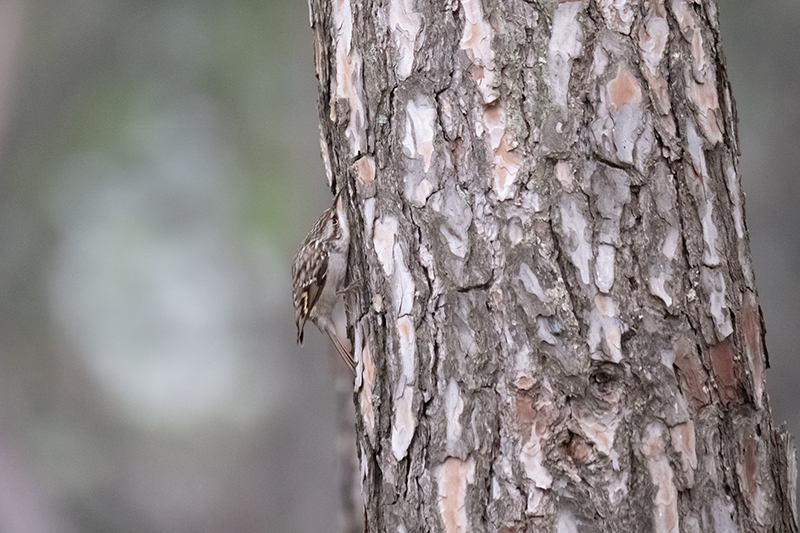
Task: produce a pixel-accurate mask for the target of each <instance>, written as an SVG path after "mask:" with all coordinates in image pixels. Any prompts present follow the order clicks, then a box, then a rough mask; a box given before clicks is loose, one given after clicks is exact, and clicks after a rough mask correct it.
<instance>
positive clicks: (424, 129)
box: [403, 97, 436, 172]
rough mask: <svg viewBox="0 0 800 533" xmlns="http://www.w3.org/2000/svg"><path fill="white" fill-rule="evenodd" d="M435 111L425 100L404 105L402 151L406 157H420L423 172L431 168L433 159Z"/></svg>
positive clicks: (410, 101)
mask: <svg viewBox="0 0 800 533" xmlns="http://www.w3.org/2000/svg"><path fill="white" fill-rule="evenodd" d="M435 122H436V109H435V108H434V106H433V105H432V104H431V103H430V101H429V100H428V99H427V98H423V97H419V98H417V99H416V100H409V101H408V102H407V103H406V131H405V136H404V137H403V149H404V152H405V153H406V156H407V157H410V158H412V159H413V158H416V157H417V156H422V159H423V161H424V162H425V172H427V171H428V169H429V168H430V166H431V158H432V157H433V138H434V134H435V130H434V126H435Z"/></svg>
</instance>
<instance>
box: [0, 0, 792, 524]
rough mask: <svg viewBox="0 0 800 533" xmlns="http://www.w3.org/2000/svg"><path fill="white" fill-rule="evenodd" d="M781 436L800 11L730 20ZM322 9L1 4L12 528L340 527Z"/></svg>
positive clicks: (780, 9)
mask: <svg viewBox="0 0 800 533" xmlns="http://www.w3.org/2000/svg"><path fill="white" fill-rule="evenodd" d="M720 9H721V17H722V24H723V28H722V34H723V39H724V48H725V51H726V54H727V56H728V63H729V65H728V66H729V74H730V76H731V78H732V85H733V91H734V96H735V97H736V98H737V101H738V104H739V105H738V107H739V112H740V141H741V148H742V159H741V171H742V175H743V180H744V187H745V189H746V191H747V192H748V194H749V196H748V205H747V214H748V224H749V227H750V236H751V247H752V251H753V256H754V261H755V272H756V279H757V283H758V287H759V291H760V302H761V305H762V307H763V310H764V314H765V317H766V322H767V325H768V326H769V335H768V337H767V342H768V345H769V347H770V350H771V351H770V356H771V362H772V366H773V368H777V369H778V371H777V372H772V373H770V375H769V377H768V379H767V381H768V383H769V385H770V390H771V396H772V406H773V410H774V413H775V418H776V421H778V422H780V421H781V420H783V419H786V420H788V422H789V430H790V431H791V432H792V433H794V434H800V414H798V413H797V410H796V409H795V406H796V405H797V402H798V396H799V395H800V392H798V391H797V388H796V387H795V386H794V377H795V376H796V375H797V373H798V369H797V366H796V365H797V363H795V361H796V358H794V357H793V355H794V353H793V352H794V344H795V339H794V336H793V334H794V330H796V322H797V320H798V317H800V283H797V275H798V272H800V242H798V239H797V235H798V229H800V210H798V209H797V208H796V204H797V202H798V199H799V198H800V180H798V178H797V170H796V169H797V168H798V167H799V166H800V165H798V163H797V162H796V159H797V158H798V157H800V151H798V150H797V149H796V145H797V144H798V135H799V134H800V131H798V127H797V124H800V117H799V116H798V115H800V106H798V105H797V103H796V101H795V98H796V95H797V94H799V93H800V87H798V83H800V72H798V69H799V68H800V57H798V55H797V53H796V50H798V49H800V47H799V46H797V45H798V44H800V43H797V42H795V41H797V40H798V39H800V35H799V34H798V33H797V31H796V28H797V27H798V23H799V22H800V5H799V4H798V3H797V2H795V1H793V0H779V1H776V2H771V3H767V4H764V3H752V2H746V1H745V0H729V1H726V2H724V4H723V5H721V6H720ZM311 38H312V36H311V32H310V31H309V29H308V14H307V6H306V4H305V3H304V2H277V1H263V2H253V1H245V0H232V1H230V2H225V3H215V2H187V1H178V0H176V1H166V2H154V1H132V0H104V1H98V0H81V1H77V2H66V1H56V0H52V1H47V2H45V1H43V0H6V1H5V2H2V3H0V176H1V177H0V531H3V532H9V533H17V532H24V533H39V532H42V533H44V532H66V533H69V532H86V533H92V532H115V533H116V532H120V533H124V532H134V531H135V532H137V533H142V532H144V533H148V532H152V533H160V532H167V531H169V532H171V533H175V532H177V533H180V532H190V531H191V532H197V533H203V532H209V533H211V532H215V533H216V532H219V531H226V532H235V533H240V532H242V533H244V532H251V531H253V532H255V531H269V532H276V533H281V532H316V531H328V530H330V527H331V523H332V522H331V520H332V517H334V516H335V515H336V505H337V497H336V491H337V490H338V482H337V480H336V466H335V461H336V454H335V449H334V438H335V437H334V431H335V426H336V424H335V420H334V419H335V416H336V415H335V412H334V406H335V401H334V400H333V398H334V392H333V383H332V380H331V378H330V365H331V359H330V358H329V357H327V355H326V356H324V357H323V356H322V354H327V351H326V350H327V347H326V345H325V344H324V343H323V340H322V339H321V338H320V337H319V336H318V335H317V334H316V332H314V333H313V334H310V335H309V337H310V339H309V340H310V341H311V342H310V343H308V344H307V346H306V348H305V349H303V350H300V349H297V347H296V346H295V345H294V331H293V324H292V310H291V304H290V298H289V263H290V261H291V257H292V254H293V253H294V249H295V247H296V245H297V244H298V243H299V242H300V240H301V239H302V237H303V236H304V235H305V232H306V230H307V229H308V228H309V227H310V225H311V224H312V222H313V221H314V220H315V219H316V217H317V215H318V213H319V212H321V210H322V209H324V208H325V207H326V206H327V204H328V202H329V194H328V191H327V189H326V187H325V185H324V171H323V169H322V164H321V161H320V157H319V133H318V125H317V122H316V116H317V112H316V94H317V93H316V81H315V78H314V66H313V54H312V51H311Z"/></svg>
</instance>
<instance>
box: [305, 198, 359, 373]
mask: <svg viewBox="0 0 800 533" xmlns="http://www.w3.org/2000/svg"><path fill="white" fill-rule="evenodd" d="M349 248H350V227H349V224H348V221H347V212H346V210H345V205H344V198H343V196H342V191H341V190H340V191H339V193H338V194H337V195H336V196H335V197H334V200H333V205H332V206H331V207H330V208H329V209H326V210H325V212H324V213H322V216H320V217H319V220H317V222H316V223H315V224H314V226H313V227H312V228H311V231H310V232H309V233H308V235H306V238H305V239H304V240H303V243H302V244H301V245H300V248H299V249H298V250H297V253H296V254H295V256H294V261H293V262H292V302H293V303H294V313H295V324H296V325H297V343H298V344H301V345H302V344H303V329H304V327H305V324H306V321H307V320H311V322H313V323H314V325H315V326H317V328H318V329H319V330H320V331H321V332H322V333H324V334H326V335H327V336H328V337H329V338H330V340H331V342H333V345H334V347H335V348H336V351H337V352H338V353H339V356H340V357H341V358H342V361H344V363H345V364H346V365H347V367H348V368H349V369H350V371H351V372H353V374H355V372H356V365H355V361H354V360H353V356H352V354H351V353H350V350H349V349H348V348H347V347H346V346H345V344H347V345H348V346H349V344H350V342H349V341H348V340H347V338H344V339H342V337H341V334H342V333H343V332H340V331H337V328H336V325H337V318H339V317H337V316H335V313H336V312H337V311H339V310H341V309H343V307H342V306H337V304H338V303H339V298H341V297H342V293H343V292H344V291H345V290H346V289H343V285H344V281H345V276H346V274H347V264H348V253H349ZM338 322H340V323H342V324H343V322H341V320H338Z"/></svg>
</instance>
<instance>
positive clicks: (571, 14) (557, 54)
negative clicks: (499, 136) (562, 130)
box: [547, 1, 583, 111]
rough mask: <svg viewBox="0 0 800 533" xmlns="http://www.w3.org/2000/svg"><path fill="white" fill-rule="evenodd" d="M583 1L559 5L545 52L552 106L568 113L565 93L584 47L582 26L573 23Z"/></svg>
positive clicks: (576, 22) (575, 22)
mask: <svg viewBox="0 0 800 533" xmlns="http://www.w3.org/2000/svg"><path fill="white" fill-rule="evenodd" d="M582 6H583V2H582V1H578V2H564V3H563V4H559V5H558V8H556V12H555V14H554V15H553V30H552V32H551V33H550V35H551V37H550V43H549V45H548V50H547V62H548V68H549V75H550V76H549V77H550V91H551V94H552V97H553V103H555V104H556V105H557V106H559V107H561V109H563V110H564V111H566V110H567V92H568V89H569V79H570V76H571V74H572V60H573V59H575V58H576V57H578V55H580V53H581V49H582V47H583V45H582V43H581V41H580V39H581V38H582V37H583V32H582V30H581V25H580V24H579V23H578V21H576V20H575V17H576V15H577V14H578V11H580V9H581V7H582Z"/></svg>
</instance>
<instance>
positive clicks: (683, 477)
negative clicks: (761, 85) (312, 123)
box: [311, 0, 796, 532]
mask: <svg viewBox="0 0 800 533" xmlns="http://www.w3.org/2000/svg"><path fill="white" fill-rule="evenodd" d="M716 9H717V8H716V4H715V2H713V1H709V0H703V1H702V2H701V1H699V0H697V1H692V0H665V1H663V0H662V1H658V0H654V1H650V2H638V1H628V0H593V1H585V2H582V1H574V2H556V1H539V2H537V1H533V2H524V1H521V0H516V1H515V0H511V1H503V2H499V1H490V0H489V1H483V2H481V1H480V0H459V1H448V2H428V1H424V0H391V1H387V2H383V3H380V2H374V3H373V2H371V1H369V0H364V1H352V2H351V1H350V0H333V2H332V3H329V2H327V1H321V0H312V1H311V24H312V29H313V32H314V36H315V41H316V69H317V75H318V78H319V81H320V102H319V103H320V113H321V116H320V118H321V132H322V142H321V144H322V151H323V158H324V159H325V162H326V166H327V168H328V179H329V182H330V183H331V184H332V188H334V189H338V188H339V187H346V189H347V196H348V198H349V200H350V202H351V217H352V218H351V226H352V230H351V231H352V236H353V243H352V247H351V278H352V279H357V280H360V283H359V285H358V290H357V291H356V292H357V294H356V295H355V298H353V301H352V302H351V305H350V323H351V326H352V332H351V334H352V339H353V341H354V346H355V352H356V354H355V355H356V358H357V360H358V362H359V374H358V376H357V378H356V394H355V402H356V414H357V432H358V433H357V440H358V449H359V454H360V468H361V475H362V484H363V491H364V496H365V499H366V502H367V503H366V505H367V508H366V513H367V522H368V530H369V531H391V532H418V531H445V532H466V531H470V532H472V531H558V532H572V531H608V532H612V531H613V532H618V531H657V532H678V531H687V532H701V531H703V532H705V531H715V532H734V531H747V532H750V531H781V532H784V531H786V532H788V531H795V530H796V526H795V523H796V509H795V503H794V502H795V477H796V476H795V474H796V462H795V448H794V444H793V443H792V441H791V439H790V438H789V436H788V435H787V434H786V433H785V432H784V431H781V430H779V429H777V428H775V427H774V424H773V422H772V418H771V415H770V411H769V405H768V399H767V396H766V393H765V391H764V370H765V368H766V366H767V355H766V350H765V346H764V341H763V338H764V328H763V324H762V320H761V312H760V309H759V307H758V303H757V299H756V290H755V283H754V278H753V272H752V268H751V261H750V255H749V250H748V242H747V230H746V226H745V222H744V205H743V204H744V199H743V196H742V193H741V190H740V188H739V176H738V173H737V153H738V148H737V145H736V142H737V141H736V116H735V107H734V103H733V99H732V97H731V94H730V90H729V86H728V82H727V79H726V77H725V70H724V65H723V61H722V57H721V51H720V49H719V44H720V41H719V29H718V25H717V11H716ZM334 177H335V179H334ZM334 181H335V182H336V183H335V184H333V182H334Z"/></svg>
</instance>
